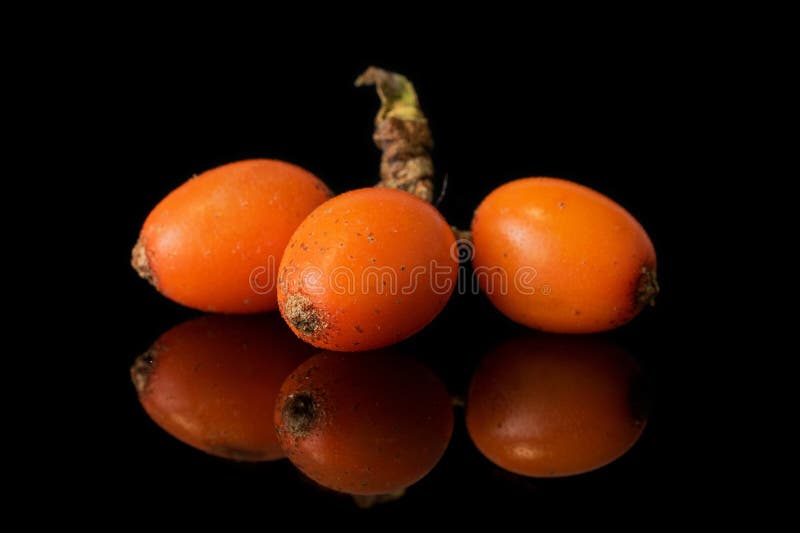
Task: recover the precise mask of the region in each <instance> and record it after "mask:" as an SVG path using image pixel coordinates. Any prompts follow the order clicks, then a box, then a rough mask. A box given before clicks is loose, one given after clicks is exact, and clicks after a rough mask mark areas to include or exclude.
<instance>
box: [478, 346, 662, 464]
mask: <svg viewBox="0 0 800 533" xmlns="http://www.w3.org/2000/svg"><path fill="white" fill-rule="evenodd" d="M643 400H644V398H643V395H642V390H641V379H640V374H639V369H638V366H637V365H636V363H635V362H634V361H633V360H632V359H631V358H630V357H629V356H628V355H627V354H626V353H625V351H623V350H622V349H620V348H619V347H617V346H614V345H612V344H607V343H604V342H602V341H598V340H595V339H592V338H586V337H555V336H552V337H547V336H539V337H536V336H534V337H527V338H522V339H515V340H512V341H508V342H506V343H504V344H502V345H500V346H499V347H497V348H495V349H494V350H493V351H492V352H491V353H490V354H489V355H488V356H487V357H486V358H485V359H484V360H483V361H482V362H481V364H480V366H479V367H478V369H477V371H476V372H475V374H474V376H473V378H472V382H471V384H470V388H469V394H468V397H467V411H466V420H467V430H468V431H469V434H470V437H472V441H473V442H474V443H475V446H477V447H478V449H479V450H480V451H481V453H483V455H485V456H486V457H487V458H488V459H489V460H490V461H492V462H493V463H495V464H497V465H498V466H500V467H502V468H505V469H506V470H510V471H511V472H515V473H517V474H523V475H526V476H535V477H558V476H569V475H573V474H580V473H583V472H588V471H590V470H594V469H596V468H599V467H601V466H603V465H606V464H608V463H610V462H611V461H613V460H615V459H617V458H618V457H620V456H621V455H623V454H624V453H625V452H626V451H628V450H629V449H630V448H631V446H633V445H634V443H635V442H636V441H637V440H638V439H639V437H640V435H641V433H642V431H643V430H644V426H645V424H646V420H647V417H646V411H645V409H644V407H645V406H646V402H644V401H643Z"/></svg>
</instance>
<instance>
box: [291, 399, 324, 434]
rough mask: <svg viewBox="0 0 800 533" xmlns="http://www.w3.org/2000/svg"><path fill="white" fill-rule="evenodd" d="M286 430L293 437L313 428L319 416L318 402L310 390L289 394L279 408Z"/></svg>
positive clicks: (306, 432) (307, 432)
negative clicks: (280, 408)
mask: <svg viewBox="0 0 800 533" xmlns="http://www.w3.org/2000/svg"><path fill="white" fill-rule="evenodd" d="M281 416H282V417H283V423H284V426H285V427H286V430H287V431H288V432H289V434H290V435H292V436H293V437H303V436H305V435H308V434H309V433H310V432H311V430H312V429H314V426H315V423H316V421H317V420H318V419H319V416H320V409H319V404H318V403H317V402H316V401H315V400H314V397H313V396H312V395H311V393H310V392H298V393H296V394H292V395H290V396H289V397H288V398H287V399H286V402H285V403H284V404H283V408H282V410H281Z"/></svg>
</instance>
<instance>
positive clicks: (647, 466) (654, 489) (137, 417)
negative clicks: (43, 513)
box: [67, 32, 702, 519]
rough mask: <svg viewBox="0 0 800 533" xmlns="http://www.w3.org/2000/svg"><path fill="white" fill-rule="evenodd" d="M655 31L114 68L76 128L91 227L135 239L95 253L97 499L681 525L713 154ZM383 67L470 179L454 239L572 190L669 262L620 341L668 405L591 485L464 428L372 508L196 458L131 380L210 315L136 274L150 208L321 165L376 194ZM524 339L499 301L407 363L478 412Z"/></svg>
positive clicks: (223, 56) (457, 312) (92, 356)
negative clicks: (499, 358)
mask: <svg viewBox="0 0 800 533" xmlns="http://www.w3.org/2000/svg"><path fill="white" fill-rule="evenodd" d="M644 33H646V32H643V34H642V35H638V36H637V37H636V44H637V45H636V46H635V47H633V46H631V41H630V40H626V39H621V40H620V42H606V43H603V45H602V46H600V45H597V46H583V47H578V48H576V49H573V48H570V47H568V46H567V45H565V44H564V43H563V42H558V43H550V44H549V45H547V46H542V45H541V43H539V44H538V45H536V46H534V45H533V44H531V45H530V47H529V48H524V47H523V48H522V49H520V48H518V47H517V48H515V49H516V50H517V51H518V52H519V51H520V50H521V51H522V52H524V53H521V54H519V53H518V54H515V55H508V54H504V53H481V50H480V47H476V49H475V50H462V52H463V53H456V52H455V51H453V50H448V51H447V52H432V51H428V52H426V53H422V54H383V53H377V52H374V53H373V52H371V51H370V50H367V51H364V52H360V53H353V54H339V53H337V54H334V53H332V52H331V53H328V52H326V51H325V47H324V46H320V47H319V49H318V50H316V51H315V52H314V53H313V54H308V55H302V56H301V55H297V56H291V57H289V56H286V55H282V54H275V55H268V57H264V58H261V59H260V60H255V59H253V58H252V56H251V55H248V56H247V60H243V59H242V58H241V57H240V56H238V55H237V53H236V52H230V53H228V52H220V53H217V51H216V50H215V49H214V48H213V47H209V48H203V49H202V50H197V49H192V48H191V47H190V46H187V47H186V48H185V49H183V48H180V47H179V48H177V49H170V50H163V51H160V52H158V53H155V52H147V53H144V52H141V51H132V52H122V51H120V52H119V53H118V54H117V56H116V57H115V60H114V61H113V62H111V63H104V62H102V61H94V62H92V63H91V64H92V67H91V68H92V69H94V70H95V72H94V73H93V74H94V76H93V77H92V79H93V82H92V83H91V84H89V85H87V86H85V87H83V89H82V90H83V91H84V94H83V96H84V98H83V99H82V100H81V101H82V102H85V104H82V105H85V109H83V108H79V109H76V110H73V112H74V113H75V115H74V116H73V118H77V117H80V119H81V120H85V121H86V124H87V126H88V127H89V128H90V129H91V130H92V131H93V134H94V135H93V136H92V137H91V139H89V140H87V141H86V146H85V150H84V151H83V152H80V153H84V154H85V157H84V158H82V159H81V163H82V164H83V165H84V166H83V167H82V168H83V170H84V171H85V172H86V173H87V175H91V176H94V177H97V180H96V181H93V182H91V183H92V185H91V186H93V187H97V186H98V185H97V183H100V184H101V185H100V187H101V188H102V196H103V198H104V201H103V202H102V204H101V205H100V208H99V210H98V211H95V212H93V213H92V214H91V215H88V214H86V213H79V214H78V215H79V216H85V217H87V218H90V220H89V222H90V223H92V224H102V226H103V228H104V230H103V231H102V232H98V234H99V233H105V234H106V235H107V234H108V233H109V228H110V230H111V232H112V233H113V235H114V236H115V237H114V238H113V239H102V244H99V243H98V242H97V241H94V242H90V243H89V245H88V246H89V247H90V248H92V251H93V254H94V255H95V256H96V257H97V258H98V263H97V265H98V267H97V269H96V272H95V273H94V275H95V279H96V280H97V283H96V286H97V288H99V289H100V290H94V291H88V292H83V293H82V296H81V298H82V299H83V300H84V303H89V305H91V306H94V309H97V310H99V311H97V312H94V313H91V314H90V315H89V316H88V317H81V318H85V319H86V320H87V322H89V323H92V324H93V326H92V327H91V330H92V333H91V337H92V342H91V343H88V344H85V345H87V346H90V348H89V349H88V350H85V351H84V353H83V355H82V358H83V360H84V361H87V362H88V364H86V365H85V368H86V369H89V370H88V371H86V372H85V374H87V375H88V376H90V379H89V383H90V384H89V385H88V386H86V387H84V388H83V389H82V390H81V391H80V392H81V393H82V394H79V395H78V397H80V398H81V399H80V400H77V401H79V402H81V403H80V406H81V407H80V408H79V409H78V411H80V412H81V414H82V415H88V416H85V417H82V418H86V419H87V420H88V422H87V424H86V425H85V427H84V430H85V431H86V433H85V436H84V437H83V438H82V439H81V440H82V442H85V443H88V444H87V446H83V450H82V451H84V452H85V451H86V448H87V447H88V448H90V449H91V453H89V454H82V455H81V456H80V457H81V458H80V459H79V460H78V459H76V461H77V462H78V465H77V466H78V467H79V468H78V470H79V471H80V472H81V474H80V475H83V476H88V477H89V479H90V480H91V481H90V483H89V484H90V486H91V487H92V489H93V490H92V492H93V494H94V495H95V496H96V497H98V498H102V499H103V501H104V502H108V504H109V505H113V506H115V507H116V506H119V507H120V508H124V507H127V506H131V505H134V504H132V503H131V502H132V501H137V500H142V499H143V500H146V501H147V502H148V503H147V504H148V505H155V506H158V508H159V510H166V511H175V512H181V510H182V509H188V508H191V509H193V510H194V511H193V512H195V513H200V515H201V516H202V515H203V513H209V514H211V513H214V512H216V511H218V510H220V509H222V510H236V511H238V512H243V513H248V514H253V515H257V514H258V513H259V512H260V510H262V509H263V508H264V506H265V505H267V506H268V508H270V509H291V508H297V509H301V510H303V512H311V513H315V512H316V510H317V509H319V510H320V512H324V514H325V515H326V516H327V515H329V514H335V515H338V514H344V515H357V514H363V513H365V512H366V513H369V514H370V516H376V517H383V516H394V515H399V514H406V515H407V514H409V513H411V514H412V516H414V513H417V512H422V511H435V512H441V513H448V514H451V515H453V516H455V515H459V516H463V517H466V518H468V519H469V518H471V517H472V516H479V515H491V514H495V513H501V512H502V513H516V512H519V513H523V514H524V513H528V512H535V511H537V510H542V511H543V510H545V509H550V508H553V507H554V506H555V507H556V508H565V509H566V508H570V507H573V506H577V507H579V508H585V507H586V506H589V505H601V506H603V507H605V508H606V509H607V510H609V511H610V512H611V513H612V514H615V515H617V514H619V515H620V516H622V515H624V514H625V513H626V512H627V511H628V510H629V509H633V508H636V509H638V510H641V509H642V508H647V509H651V508H652V509H653V510H654V511H657V512H658V513H661V514H657V515H653V516H662V515H666V514H668V513H669V512H670V511H669V507H670V503H669V502H670V498H669V497H666V498H665V497H664V496H663V495H662V489H663V487H664V486H665V485H671V486H674V483H675V482H676V480H683V479H686V476H687V475H689V474H690V473H688V472H687V468H688V467H687V466H686V465H685V464H684V463H683V459H682V456H681V455H680V453H678V450H679V449H680V448H681V447H682V444H681V443H682V441H683V440H684V438H685V431H686V426H685V421H684V420H683V419H682V414H681V411H680V409H679V408H678V406H679V405H680V404H681V403H683V402H684V401H685V399H684V398H682V394H683V392H684V391H683V389H682V385H681V384H680V381H681V379H682V377H683V375H684V374H685V373H686V370H687V368H689V367H690V366H691V365H690V364H689V363H688V360H689V359H690V357H691V353H687V352H686V350H684V349H682V348H681V346H680V344H681V341H680V335H677V334H676V331H678V330H680V328H682V327H684V326H685V325H686V323H687V322H688V321H689V319H688V315H689V313H691V311H690V310H687V308H686V307H685V305H686V300H685V296H686V292H687V291H688V288H687V285H686V284H687V283H688V280H689V278H690V275H689V273H688V272H684V270H683V269H684V268H685V267H684V266H683V261H684V258H685V257H686V256H687V255H689V253H690V252H689V250H688V247H689V244H688V242H687V241H686V239H685V238H684V237H685V235H684V234H685V232H686V231H687V228H688V225H689V224H688V222H687V223H684V222H682V219H681V217H676V216H675V213H676V211H682V212H684V213H685V212H686V210H687V209H689V208H690V205H689V204H690V203H691V202H690V200H689V199H687V198H686V196H685V195H684V194H682V192H681V190H680V187H681V183H685V182H686V180H687V179H688V180H691V179H694V178H693V177H691V168H690V167H688V166H687V164H686V161H687V159H688V158H689V157H691V154H692V151H693V150H695V144H694V139H695V137H694V136H693V135H690V132H687V131H686V130H687V128H686V127H685V124H684V122H685V120H686V115H685V109H686V107H685V105H686V103H687V101H690V100H694V99H697V98H702V96H701V95H700V94H699V93H696V92H695V88H694V85H693V83H694V82H693V80H694V79H695V78H694V72H692V71H691V70H690V69H689V67H688V66H687V64H686V63H685V62H684V61H683V56H682V55H680V54H678V53H677V52H675V51H674V50H673V49H672V48H671V47H670V46H669V43H668V42H666V43H665V42H664V41H663V40H661V39H659V38H657V37H653V38H651V39H648V38H647V36H646V35H644ZM595 44H597V43H595ZM370 64H376V65H378V66H381V67H384V68H387V69H391V70H396V71H399V72H402V73H404V74H406V75H407V76H408V77H409V78H410V79H411V80H412V81H413V82H414V84H415V86H416V89H417V92H418V94H419V96H420V100H421V103H422V106H423V109H424V110H425V112H426V114H427V116H428V118H429V121H430V126H431V128H432V131H433V135H434V140H435V150H434V161H435V164H436V171H437V175H438V176H439V177H442V176H443V175H444V174H447V175H448V176H449V185H448V189H447V194H446V196H445V197H444V199H443V201H442V203H441V204H440V209H441V211H442V213H443V214H444V215H445V217H446V218H447V219H448V220H449V221H450V222H451V223H452V224H455V225H458V226H460V227H467V226H468V225H469V222H470V216H471V213H472V211H473V210H474V209H475V207H476V206H477V205H478V204H479V202H480V201H481V199H482V198H483V197H484V196H485V195H486V194H487V193H488V192H490V191H491V190H492V189H493V188H495V187H496V186H498V185H499V184H502V183H504V182H506V181H509V180H512V179H515V178H519V177H525V176H535V175H551V176H558V177H562V178H567V179H571V180H575V181H578V182H580V183H583V184H585V185H588V186H590V187H593V188H595V189H597V190H599V191H601V192H603V193H605V194H607V195H608V196H610V197H611V198H613V199H615V200H616V201H617V202H619V203H620V204H622V205H623V206H625V207H626V208H627V209H628V210H629V211H630V212H631V213H632V214H633V215H634V216H635V217H637V218H638V220H639V221H640V222H641V223H642V225H643V226H644V227H645V228H646V229H647V231H648V233H649V234H650V236H651V239H652V240H653V242H654V244H655V247H656V250H657V253H658V260H659V266H658V268H659V278H660V282H661V285H662V294H661V295H660V296H659V299H658V305H657V306H656V307H655V308H653V309H648V310H646V311H645V312H644V313H643V314H642V315H641V316H640V317H638V318H637V319H636V320H635V321H634V322H633V323H631V324H629V325H627V326H625V327H623V328H620V329H619V330H616V331H614V332H611V333H609V334H608V335H606V337H608V338H610V339H612V340H613V341H615V342H618V343H619V344H621V345H623V346H625V347H627V348H628V349H629V350H630V352H631V353H632V354H633V355H634V356H635V357H636V358H637V359H638V360H639V362H640V364H641V365H642V367H643V368H644V369H645V371H646V373H647V376H648V379H649V382H650V385H651V390H652V393H653V407H652V413H651V419H650V422H649V425H648V427H647V429H646V431H645V433H644V435H643V437H642V439H641V440H640V442H639V443H638V444H637V445H636V446H635V447H634V449H633V450H631V452H630V453H628V454H627V455H626V456H624V457H623V458H622V459H620V460H619V461H617V462H616V463H614V464H612V465H610V466H608V467H606V468H603V469H601V470H599V471H596V472H593V473H590V474H586V475H583V476H579V477H575V478H567V479H557V480H545V481H537V480H532V479H526V478H522V477H518V476H514V475H511V474H508V473H505V472H503V471H502V470H500V469H498V468H496V467H494V466H493V465H492V464H491V463H489V462H488V461H487V460H485V459H484V458H482V456H481V455H480V454H479V453H478V452H477V451H476V450H475V448H474V447H473V446H472V445H471V443H470V441H469V438H468V436H467V435H466V431H465V429H464V425H463V413H462V412H461V411H460V410H457V412H456V429H455V434H454V437H453V441H452V443H451V445H450V448H449V450H448V452H447V454H446V455H445V457H444V459H443V460H442V461H441V463H440V464H439V465H438V466H437V467H436V469H435V470H434V471H433V472H432V473H431V474H430V475H429V476H428V477H426V478H425V479H424V480H423V481H421V482H420V483H419V484H417V485H415V486H413V487H412V488H411V489H410V490H409V491H408V494H407V495H406V497H404V498H403V499H402V500H400V501H399V502H395V503H392V504H388V505H385V506H382V507H378V508H375V509H372V510H369V511H359V510H358V509H357V508H356V507H355V506H354V505H353V504H352V502H351V501H350V500H348V499H347V498H346V497H342V496H339V495H336V494H334V493H331V492H328V491H325V490H322V489H319V488H317V487H315V486H314V485H313V483H311V482H309V481H307V480H304V479H302V478H301V477H300V476H298V475H297V474H296V473H295V471H294V469H293V468H292V467H291V465H290V464H289V463H288V462H287V461H280V462H276V463H272V464H254V465H251V464H237V463H232V462H229V461H225V460H222V459H217V458H214V457H210V456H206V455H204V454H203V453H201V452H199V451H196V450H193V449H191V448H189V447H187V446H185V445H183V444H182V443H180V442H178V441H176V440H174V439H173V438H172V437H170V436H169V435H167V434H166V433H164V432H163V431H162V430H160V429H159V428H158V427H157V426H156V425H155V424H154V423H153V422H152V421H150V420H149V418H148V417H147V415H146V414H145V413H144V412H143V411H142V409H141V408H140V406H139V404H138V401H137V398H136V395H135V391H134V389H133V387H132V385H131V384H130V380H129V375H128V368H129V366H130V364H131V363H132V362H133V360H134V358H135V357H136V356H137V355H138V354H139V353H141V352H143V351H144V350H146V349H147V348H148V347H149V346H150V344H151V343H152V342H153V341H154V340H155V339H156V338H157V337H158V336H159V335H160V334H161V333H163V332H165V331H166V330H167V329H169V328H171V327H173V326H174V325H177V324H178V323H180V322H182V321H184V320H186V319H188V318H191V317H193V316H197V315H198V313H196V312H194V311H191V310H188V309H185V308H182V307H180V306H178V305H176V304H173V303H172V302H170V301H168V300H166V299H164V298H163V297H161V296H160V295H158V294H157V293H156V292H155V291H154V290H152V288H151V287H149V286H148V285H147V284H146V283H145V282H144V281H142V280H140V279H139V278H138V277H137V275H136V274H135V273H134V272H133V270H132V269H131V268H130V266H129V256H130V248H131V247H132V246H133V244H134V243H135V241H136V238H137V235H138V231H139V228H140V227H141V224H142V222H143V221H144V219H145V217H146V216H147V214H148V212H149V211H150V209H152V208H153V207H154V206H155V204H156V203H157V202H158V201H159V200H160V199H161V198H162V197H163V196H164V195H165V194H167V193H168V192H169V191H170V190H172V189H173V188H175V187H176V186H178V185H180V184H181V183H182V182H183V181H185V180H186V179H187V178H188V177H190V176H191V175H193V174H196V173H199V172H202V171H203V170H206V169H209V168H212V167H214V166H217V165H220V164H223V163H226V162H230V161H234V160H238V159H243V158H251V157H268V158H277V159H283V160H287V161H291V162H293V163H296V164H298V165H301V166H303V167H304V168H306V169H308V170H310V171H311V172H313V173H314V174H316V175H317V176H319V177H320V178H321V179H323V180H324V181H325V182H326V183H327V184H328V185H329V186H330V187H331V188H332V189H333V190H334V191H336V192H343V191H346V190H348V189H352V188H356V187H361V186H369V185H372V184H373V183H374V182H375V181H376V180H377V169H378V162H379V157H380V154H379V151H378V150H377V149H376V148H375V147H374V145H373V144H372V140H371V134H372V127H373V117H374V114H375V112H376V111H377V108H378V100H377V96H376V95H375V93H374V91H373V90H372V89H370V88H360V89H356V88H354V87H353V80H354V79H355V77H356V76H357V75H358V74H359V73H360V72H361V71H362V70H363V69H364V68H366V67H367V66H369V65H370ZM98 74H99V75H98ZM88 110H91V113H89V112H87V113H86V114H83V111H88ZM676 131H684V132H685V133H684V134H683V135H676V134H675V132H676ZM695 133H696V132H695ZM677 177H679V179H678V178H677ZM87 183H88V182H87ZM90 235H91V232H90ZM98 239H100V237H99V236H98ZM90 241H91V239H90ZM522 332H523V330H522V329H521V328H519V327H517V326H515V325H513V324H511V323H510V322H509V321H508V320H506V319H505V318H504V317H503V316H502V315H500V314H499V313H497V312H496V311H494V309H493V308H492V307H491V305H489V304H488V302H487V301H486V300H485V299H484V298H483V297H482V296H454V298H453V299H452V300H451V302H450V304H449V305H448V307H447V309H446V310H445V311H444V312H443V314H442V315H440V317H438V318H437V320H436V321H435V322H434V323H433V324H432V325H431V326H429V328H427V329H426V330H425V331H423V332H422V333H421V334H420V335H418V336H417V337H415V338H414V339H412V340H411V341H409V342H408V343H407V345H408V347H409V348H410V349H412V350H414V351H415V352H417V354H418V355H419V357H421V358H422V359H423V360H424V361H426V362H428V364H429V365H430V366H431V367H432V368H433V369H434V370H435V371H436V372H437V373H438V374H439V375H440V377H441V378H442V379H443V380H444V381H445V383H446V384H447V385H448V387H449V388H450V390H451V392H453V393H455V394H463V393H464V391H465V389H466V386H467V384H468V380H469V376H470V373H471V371H472V369H473V368H474V365H475V363H476V361H478V360H479V359H480V357H481V356H482V355H483V354H484V353H485V352H486V351H487V350H488V349H490V348H491V346H493V345H495V344H496V343H497V342H499V341H501V340H503V339H504V338H508V337H510V336H513V335H517V334H521V333H522ZM82 333H84V334H89V333H88V331H87V330H82ZM72 407H73V406H72V405H70V406H69V407H67V409H69V408H72ZM82 431H83V430H82ZM143 480H144V483H145V485H146V489H145V490H142V489H141V484H142V482H143ZM679 482H680V481H679Z"/></svg>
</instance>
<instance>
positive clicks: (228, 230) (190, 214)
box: [139, 159, 331, 313]
mask: <svg viewBox="0 0 800 533" xmlns="http://www.w3.org/2000/svg"><path fill="white" fill-rule="evenodd" d="M330 196H331V192H330V190H329V189H328V188H327V187H326V186H325V184H324V183H322V181H320V180H319V179H318V178H316V177H315V176H314V175H313V174H311V173H310V172H308V171H306V170H303V169H302V168H300V167H298V166H295V165H292V164H290V163H285V162H283V161H275V160H269V159H252V160H246V161H238V162H235V163H229V164H227V165H222V166H220V167H217V168H214V169H212V170H209V171H207V172H203V173H202V174H200V175H198V176H196V177H194V178H192V179H190V180H189V181H187V182H186V183H184V184H183V185H181V186H180V187H178V188H177V189H175V190H174V191H172V192H171V193H170V194H169V195H167V197H166V198H164V199H163V200H162V201H161V202H160V203H159V204H158V205H157V206H156V207H155V209H153V211H152V212H151V213H150V215H149V216H148V217H147V220H146V221H145V223H144V226H143V228H142V231H141V235H140V237H139V244H140V245H142V246H144V250H145V252H146V257H147V262H148V263H149V270H150V274H151V276H152V281H153V284H154V285H155V286H156V288H157V289H158V290H159V291H160V292H161V293H162V294H163V295H164V296H166V297H167V298H170V299H171V300H174V301H176V302H178V303H180V304H183V305H185V306H188V307H192V308H194V309H199V310H202V311H211V312H220V313H256V312H262V311H270V310H273V309H275V308H276V307H277V300H276V297H275V292H276V290H275V286H276V285H277V284H276V282H275V280H276V269H277V265H278V264H279V263H280V259H281V255H282V254H283V250H284V248H285V247H286V243H288V242H289V237H290V236H291V234H292V232H293V231H294V230H295V229H296V228H297V226H298V224H300V222H301V221H302V220H303V219H304V218H305V217H306V215H308V213H310V212H311V211H312V210H313V209H314V208H315V207H317V206H318V205H320V204H321V203H322V202H324V201H325V200H327V199H328V198H330ZM270 258H271V259H270ZM255 269H260V270H258V271H256V274H255V275H254V271H255ZM265 269H266V270H265ZM251 276H255V282H256V283H257V284H259V285H260V287H261V288H260V289H259V291H258V292H256V291H254V290H253V289H252V288H251ZM270 284H271V289H270V290H267V287H268V285H270Z"/></svg>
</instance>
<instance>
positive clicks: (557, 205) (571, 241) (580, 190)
mask: <svg viewBox="0 0 800 533" xmlns="http://www.w3.org/2000/svg"><path fill="white" fill-rule="evenodd" d="M472 236H473V242H474V245H475V257H474V260H473V264H474V266H475V269H476V278H477V279H478V281H479V283H480V286H481V289H482V290H483V291H484V292H485V293H486V295H487V296H488V298H489V300H491V302H492V303H493V304H494V306H495V307H497V308H498V309H499V310H500V311H501V312H502V313H503V314H504V315H506V316H507V317H509V318H510V319H511V320H514V321H515V322H518V323H520V324H523V325H525V326H528V327H531V328H534V329H539V330H543V331H551V332H555V333H592V332H599V331H605V330H609V329H613V328H615V327H617V326H620V325H622V324H624V323H626V322H628V321H629V320H631V319H632V318H633V317H634V316H636V315H637V314H638V313H639V311H641V309H642V308H643V307H644V306H645V305H646V304H648V303H652V301H653V298H654V297H655V295H656V293H657V292H658V284H657V282H656V253H655V250H654V249H653V244H652V243H651V242H650V238H649V237H648V236H647V233H646V232H645V231H644V229H642V226H641V225H640V224H639V223H638V222H637V221H636V219H635V218H633V216H631V215H630V213H628V212H627V211H625V209H623V208H622V207H621V206H619V205H618V204H616V203H614V202H613V201H612V200H610V199H609V198H607V197H605V196H603V195H602V194H600V193H598V192H596V191H593V190H592V189H589V188H587V187H584V186H582V185H578V184H577V183H572V182H570V181H565V180H561V179H556V178H525V179H519V180H516V181H512V182H510V183H506V184H505V185H502V186H501V187H499V188H497V189H495V190H494V191H492V193H490V194H489V195H488V196H487V197H486V198H485V199H484V200H483V202H482V203H481V205H480V206H479V207H478V209H477V210H476V211H475V217H474V219H473V221H472Z"/></svg>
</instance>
